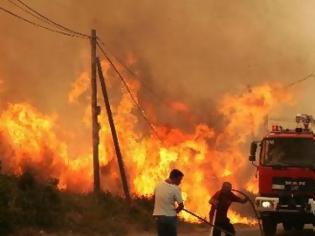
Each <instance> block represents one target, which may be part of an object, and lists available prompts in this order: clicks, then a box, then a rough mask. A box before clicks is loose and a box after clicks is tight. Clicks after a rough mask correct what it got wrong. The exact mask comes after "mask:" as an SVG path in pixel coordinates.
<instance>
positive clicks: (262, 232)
mask: <svg viewBox="0 0 315 236" xmlns="http://www.w3.org/2000/svg"><path fill="white" fill-rule="evenodd" d="M232 191H233V192H236V193H239V194H241V195H243V196H244V197H245V198H247V199H248V201H249V203H250V205H251V207H252V209H253V211H254V213H255V216H256V219H257V222H258V226H259V230H260V234H261V235H262V236H264V231H263V229H262V226H261V223H260V220H259V215H258V212H257V210H256V208H255V205H254V203H253V201H252V200H251V199H250V198H249V196H248V195H247V194H245V193H243V192H242V191H240V190H237V189H232Z"/></svg>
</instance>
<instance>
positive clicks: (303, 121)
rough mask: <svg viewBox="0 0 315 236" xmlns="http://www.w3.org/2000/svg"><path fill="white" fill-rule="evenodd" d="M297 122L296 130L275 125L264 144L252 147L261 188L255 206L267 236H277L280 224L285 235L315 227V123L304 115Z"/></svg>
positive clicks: (256, 143) (252, 155) (310, 117)
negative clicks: (314, 125)
mask: <svg viewBox="0 0 315 236" xmlns="http://www.w3.org/2000/svg"><path fill="white" fill-rule="evenodd" d="M296 122H297V128H295V129H293V130H292V129H284V128H283V127H281V126H278V125H273V126H272V130H271V131H270V132H269V133H268V134H267V135H266V136H265V137H264V138H263V139H262V140H261V141H259V142H252V144H251V150H250V156H249V160H250V161H252V162H253V164H254V165H255V166H256V167H257V171H258V185H259V186H258V187H259V195H258V196H257V197H256V199H255V205H256V210H257V211H258V212H259V215H260V218H261V221H262V226H263V230H264V233H265V235H274V234H275V233H276V230H277V224H278V223H282V224H283V228H284V229H285V231H289V230H293V229H295V230H302V229H303V228H304V225H305V224H313V225H314V224H315V135H314V133H313V132H312V131H311V129H310V125H311V124H313V123H314V119H313V117H312V116H309V115H305V114H302V115H297V116H296ZM257 147H259V149H260V150H259V158H258V160H257V162H255V161H256V150H257Z"/></svg>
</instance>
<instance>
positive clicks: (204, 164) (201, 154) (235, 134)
mask: <svg viewBox="0 0 315 236" xmlns="http://www.w3.org/2000/svg"><path fill="white" fill-rule="evenodd" d="M103 66H104V67H106V70H105V74H106V77H107V78H110V75H109V74H108V73H107V72H108V68H109V67H108V65H107V64H106V63H103ZM128 84H129V85H130V87H131V89H132V92H133V94H134V95H135V96H136V97H138V96H137V95H138V92H139V90H140V88H141V86H140V84H139V83H138V82H137V81H136V80H128ZM72 88H73V89H72V91H71V92H70V94H69V101H70V102H74V101H76V100H77V99H78V98H79V97H80V96H81V95H82V94H83V93H84V92H85V91H86V89H87V88H88V77H87V75H86V74H84V73H83V74H82V75H81V77H79V79H78V80H77V81H76V82H75V83H74V84H73V87H72ZM289 101H290V97H289V96H288V95H287V94H286V93H285V92H284V91H282V90H281V89H279V88H277V87H272V86H270V85H268V84H266V85H262V86H257V87H254V88H252V89H251V91H246V92H245V93H243V94H241V95H238V96H235V95H229V94H228V95H225V96H224V97H223V98H222V99H221V100H220V102H219V104H218V111H219V113H220V115H221V120H220V122H224V124H225V125H224V128H223V129H222V130H217V129H214V128H212V127H209V126H208V125H207V124H198V125H196V126H195V127H194V129H193V131H192V132H189V133H187V132H184V131H182V130H179V129H177V128H175V127H166V126H163V125H157V126H156V127H155V129H156V130H157V133H158V134H159V136H160V138H161V139H162V140H163V141H162V142H161V141H160V140H159V139H158V138H157V137H156V136H154V135H153V134H152V135H150V136H147V135H145V133H144V132H141V130H139V127H138V124H139V120H138V117H137V116H136V115H135V114H134V111H136V108H135V106H134V104H133V103H132V101H131V100H130V98H129V95H128V94H127V93H125V92H124V91H122V95H121V99H120V102H119V104H118V105H117V106H115V107H113V112H114V119H115V123H116V126H117V131H118V136H119V140H120V144H121V149H122V152H123V157H124V161H125V166H126V169H127V172H128V180H129V185H130V188H131V191H132V193H133V194H134V195H147V196H149V195H152V194H153V190H154V187H155V185H156V184H157V183H158V182H159V181H162V180H163V179H165V178H166V177H167V176H168V173H169V171H170V170H171V169H172V168H178V169H181V170H182V171H183V172H184V173H185V177H184V180H183V183H182V186H181V188H182V191H183V195H184V198H185V205H186V207H187V208H188V209H190V210H192V211H194V212H196V213H198V214H199V215H201V216H205V217H206V216H207V215H208V211H209V205H208V200H209V198H210V197H211V195H212V194H214V192H215V191H217V190H218V188H219V187H220V185H221V183H222V181H230V182H232V183H233V185H234V186H233V187H235V188H247V189H254V187H253V186H254V185H251V181H252V180H251V179H252V174H250V175H248V176H244V172H245V173H248V172H246V170H247V168H248V163H247V158H246V153H245V154H244V151H243V147H244V146H245V145H246V144H247V142H248V140H249V139H250V138H251V137H252V136H253V135H254V134H255V133H257V132H259V127H261V125H262V124H263V123H264V119H265V117H266V115H267V114H268V113H269V112H270V111H271V110H272V109H275V108H277V106H278V105H279V104H281V103H288V102H289ZM173 104H176V105H175V107H176V109H179V110H184V111H185V112H190V111H189V109H188V107H187V106H186V105H185V104H184V103H179V102H176V103H173ZM85 105H86V104H85ZM89 111H90V110H87V113H86V114H87V117H86V118H85V121H86V123H87V124H89V119H88V118H89V116H90V114H89V113H88V112H89ZM103 113H104V111H103V110H102V114H101V116H100V120H101V124H102V126H101V131H100V137H101V143H100V165H101V177H102V183H103V186H102V188H103V190H108V191H112V192H116V193H121V187H120V180H119V172H118V168H117V165H116V159H115V151H114V148H113V145H112V138H111V132H110V129H109V126H108V122H107V118H106V115H105V114H103ZM56 122H57V117H55V118H51V117H50V116H46V115H43V114H41V113H40V112H38V111H37V110H36V109H35V108H34V107H32V106H31V105H29V104H10V105H9V106H8V108H7V109H6V110H5V111H3V112H2V114H1V116H0V135H1V140H2V143H1V145H0V151H1V153H3V155H1V157H0V158H1V160H2V162H3V167H4V168H3V169H4V171H7V172H11V173H16V174H20V173H21V172H22V171H23V169H25V168H27V167H30V166H31V167H32V168H33V169H35V171H36V173H38V174H39V175H41V176H40V177H41V178H43V179H45V178H47V176H51V177H56V178H58V179H59V180H60V187H61V188H64V189H67V190H74V191H81V192H82V191H89V190H91V186H92V158H91V155H90V154H88V153H89V152H90V151H89V150H86V152H85V153H82V154H81V155H80V156H76V157H71V155H70V154H69V151H68V147H67V145H66V143H65V142H63V141H60V140H59V139H58V137H57V135H56V132H55V123H56ZM88 128H89V127H87V132H88ZM241 180H242V181H241ZM244 181H245V182H248V184H247V185H243V183H244ZM249 186H250V187H249ZM253 191H254V190H253ZM229 216H230V217H231V221H232V222H239V223H245V224H253V223H254V220H252V219H248V218H246V217H243V216H240V215H239V214H237V213H236V212H233V211H230V213H229ZM182 217H183V218H185V219H186V220H189V221H194V220H195V219H193V218H191V217H190V216H188V215H187V214H182Z"/></svg>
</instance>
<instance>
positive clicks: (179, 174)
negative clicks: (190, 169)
mask: <svg viewBox="0 0 315 236" xmlns="http://www.w3.org/2000/svg"><path fill="white" fill-rule="evenodd" d="M183 176H184V174H183V172H181V171H180V170H178V169H173V170H172V171H171V173H170V179H177V178H180V177H183Z"/></svg>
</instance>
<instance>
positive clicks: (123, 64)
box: [97, 37, 165, 103]
mask: <svg viewBox="0 0 315 236" xmlns="http://www.w3.org/2000/svg"><path fill="white" fill-rule="evenodd" d="M97 40H98V41H99V42H100V43H101V44H102V45H103V47H105V48H107V51H108V52H109V53H110V54H111V55H112V57H113V58H114V59H115V60H116V61H117V62H118V63H119V64H120V65H121V66H122V67H123V68H124V69H125V70H126V71H127V72H128V73H129V74H130V75H131V76H133V77H134V78H137V77H138V76H137V75H136V73H135V72H134V71H132V70H131V69H130V68H129V67H128V66H127V65H126V64H125V63H123V62H122V60H121V59H120V58H119V57H117V56H116V55H115V54H114V53H112V52H111V51H109V50H108V45H107V44H106V43H105V42H104V41H103V40H102V39H101V38H100V37H97ZM141 82H142V86H143V87H144V88H145V89H146V90H147V91H148V92H149V93H151V94H152V95H153V98H155V99H156V100H157V101H158V102H159V103H165V102H164V101H163V100H164V99H162V98H160V97H159V95H158V94H157V93H156V92H155V91H154V90H152V89H151V88H150V87H149V86H148V85H147V84H146V83H145V82H144V81H141Z"/></svg>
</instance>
